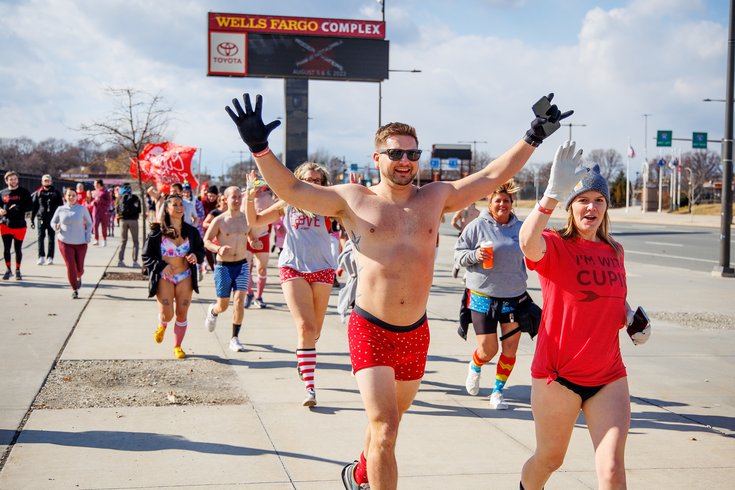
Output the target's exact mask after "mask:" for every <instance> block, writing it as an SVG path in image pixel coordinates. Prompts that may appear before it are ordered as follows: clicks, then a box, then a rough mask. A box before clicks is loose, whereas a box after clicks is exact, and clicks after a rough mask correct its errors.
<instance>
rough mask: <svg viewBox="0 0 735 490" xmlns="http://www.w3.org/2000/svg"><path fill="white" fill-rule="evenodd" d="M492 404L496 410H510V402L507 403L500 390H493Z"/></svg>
mask: <svg viewBox="0 0 735 490" xmlns="http://www.w3.org/2000/svg"><path fill="white" fill-rule="evenodd" d="M490 406H491V407H492V408H494V409H495V410H508V404H507V403H505V398H503V394H502V393H501V392H499V391H493V392H492V394H491V395H490Z"/></svg>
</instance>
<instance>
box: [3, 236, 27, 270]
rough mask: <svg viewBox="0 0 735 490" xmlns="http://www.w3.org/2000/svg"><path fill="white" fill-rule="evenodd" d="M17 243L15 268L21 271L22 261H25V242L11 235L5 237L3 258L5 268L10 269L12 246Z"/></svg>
mask: <svg viewBox="0 0 735 490" xmlns="http://www.w3.org/2000/svg"><path fill="white" fill-rule="evenodd" d="M13 241H15V268H16V269H20V261H21V260H23V250H22V248H23V240H18V239H17V238H14V237H13V235H11V234H10V233H8V234H6V235H3V257H4V258H5V266H6V267H7V268H8V269H10V246H11V245H12V244H13Z"/></svg>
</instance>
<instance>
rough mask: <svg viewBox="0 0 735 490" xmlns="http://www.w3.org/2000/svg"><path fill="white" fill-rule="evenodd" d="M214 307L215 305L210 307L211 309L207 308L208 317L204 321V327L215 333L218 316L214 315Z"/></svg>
mask: <svg viewBox="0 0 735 490" xmlns="http://www.w3.org/2000/svg"><path fill="white" fill-rule="evenodd" d="M214 306H215V305H214V303H212V304H211V305H209V308H207V317H206V318H205V319H204V326H205V327H207V330H209V331H210V332H214V329H215V328H217V315H215V314H214Z"/></svg>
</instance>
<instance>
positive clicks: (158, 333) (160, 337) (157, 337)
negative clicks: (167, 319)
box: [153, 323, 166, 344]
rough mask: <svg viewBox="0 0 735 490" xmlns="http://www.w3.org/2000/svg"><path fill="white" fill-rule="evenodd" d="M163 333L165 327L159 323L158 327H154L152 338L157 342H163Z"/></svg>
mask: <svg viewBox="0 0 735 490" xmlns="http://www.w3.org/2000/svg"><path fill="white" fill-rule="evenodd" d="M165 333H166V327H165V326H164V325H161V324H160V323H159V324H158V328H157V329H156V333H154V334H153V340H155V341H156V343H157V344H160V343H161V342H163V335H164V334H165Z"/></svg>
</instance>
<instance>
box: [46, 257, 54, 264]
mask: <svg viewBox="0 0 735 490" xmlns="http://www.w3.org/2000/svg"><path fill="white" fill-rule="evenodd" d="M46 265H54V258H53V257H46Z"/></svg>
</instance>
